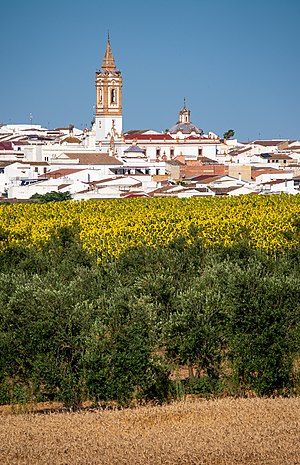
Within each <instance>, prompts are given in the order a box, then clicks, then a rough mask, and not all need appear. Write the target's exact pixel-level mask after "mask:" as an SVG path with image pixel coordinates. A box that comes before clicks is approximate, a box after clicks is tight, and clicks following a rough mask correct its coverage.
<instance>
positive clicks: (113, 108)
mask: <svg viewBox="0 0 300 465" xmlns="http://www.w3.org/2000/svg"><path fill="white" fill-rule="evenodd" d="M95 110H96V114H95V125H96V144H99V143H100V144H101V142H102V141H107V138H108V137H109V136H110V133H111V130H112V128H114V130H115V132H116V134H118V135H120V137H121V134H122V74H121V72H120V71H119V70H117V67H116V64H115V60H114V56H113V53H112V49H111V44H110V37H109V36H108V38H107V45H106V50H105V54H104V58H103V61H102V66H101V68H100V69H99V70H97V71H96V107H95Z"/></svg>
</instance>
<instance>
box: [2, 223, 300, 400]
mask: <svg viewBox="0 0 300 465" xmlns="http://www.w3.org/2000/svg"><path fill="white" fill-rule="evenodd" d="M79 233H80V228H79V225H77V224H74V225H73V226H70V227H68V228H62V229H58V230H57V231H54V232H53V235H52V238H51V240H50V241H48V243H47V244H45V245H44V246H43V247H39V248H37V249H34V248H30V249H24V248H19V247H16V246H15V247H11V248H10V249H9V250H6V251H5V252H1V253H0V267H1V268H0V269H1V272H0V402H2V403H4V402H11V403H14V402H26V401H28V400H46V399H49V400H54V399H56V400H61V401H63V402H64V404H65V406H66V407H68V408H71V409H76V408H78V407H79V406H80V405H81V402H82V401H83V400H85V399H88V398H89V399H92V400H94V401H95V402H100V403H101V402H109V401H116V402H118V403H119V404H121V405H128V404H129V403H130V402H132V401H133V400H134V401H135V402H140V401H143V400H154V401H155V402H163V401H166V400H168V399H170V398H171V397H181V396H182V395H184V393H192V394H197V395H204V396H207V395H219V394H220V393H222V392H229V393H234V394H236V395H237V394H245V393H247V391H254V392H255V393H257V394H259V395H271V394H272V395H273V394H274V393H283V392H285V390H287V392H292V389H295V390H297V389H298V387H297V386H296V384H297V383H298V382H299V380H298V378H297V376H296V375H295V374H293V364H295V360H296V359H297V358H298V357H299V351H300V338H299V334H300V331H299V329H300V328H299V326H300V305H299V302H300V295H299V293H300V291H299V289H300V282H299V280H300V278H299V276H300V274H299V271H300V261H299V253H298V252H299V251H297V250H294V251H290V252H288V254H285V255H282V256H279V255H277V256H269V255H267V254H265V253H264V252H262V251H254V250H252V249H251V247H249V245H247V243H241V244H238V245H237V246H235V247H230V248H228V247H227V248H225V247H219V248H217V249H215V250H209V251H204V248H203V246H202V244H201V242H200V241H198V240H197V231H196V230H195V231H194V233H193V234H194V235H193V237H194V240H193V242H192V244H187V240H186V238H185V237H183V238H181V239H178V240H176V241H173V242H172V243H170V244H169V245H168V246H167V247H161V248H159V247H157V248H155V249H150V248H135V249H131V250H128V251H127V252H126V253H124V254H123V256H121V257H120V258H119V259H118V260H113V259H111V260H106V261H103V262H101V264H97V263H96V257H94V256H93V255H91V254H90V253H88V252H86V251H85V250H84V249H83V247H82V244H81V242H80V240H79ZM4 240H5V238H4ZM182 367H188V368H189V374H190V378H189V380H188V381H186V382H185V383H184V382H182V381H181V380H180V379H179V378H178V379H176V380H172V381H171V380H170V376H169V375H170V370H171V369H173V370H174V372H175V371H176V370H180V368H182Z"/></svg>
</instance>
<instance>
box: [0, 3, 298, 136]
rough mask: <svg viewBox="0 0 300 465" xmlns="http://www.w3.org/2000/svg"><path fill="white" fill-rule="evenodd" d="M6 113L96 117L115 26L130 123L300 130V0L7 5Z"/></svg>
mask: <svg viewBox="0 0 300 465" xmlns="http://www.w3.org/2000/svg"><path fill="white" fill-rule="evenodd" d="M0 11H1V13H0V14H1V27H0V39H1V42H0V43H1V72H0V123H11V124H13V123H29V114H30V113H32V120H33V124H34V123H35V124H42V125H45V126H47V127H51V128H55V127H61V126H68V125H69V124H71V123H73V124H75V126H76V127H79V128H83V127H84V126H86V125H87V126H90V122H91V120H92V118H93V112H94V110H93V105H94V102H95V71H96V69H97V68H100V67H101V63H102V59H103V56H104V52H105V48H106V42H107V31H108V30H109V33H110V38H111V46H112V50H113V54H114V57H115V61H116V65H117V67H118V69H120V71H121V72H122V75H123V128H124V130H129V129H155V130H158V131H163V130H165V129H166V128H169V127H171V125H173V124H174V123H176V121H177V119H178V112H179V110H180V108H181V107H182V104H183V98H184V97H185V98H186V101H187V106H188V107H189V108H190V110H191V120H192V122H193V123H195V124H196V125H198V126H199V127H201V128H203V129H204V131H205V132H207V131H214V132H216V133H217V134H219V135H222V134H223V133H224V132H225V131H226V130H228V129H230V128H233V129H234V130H235V131H236V135H237V137H238V138H239V140H245V141H247V140H252V139H255V138H298V139H299V138H300V78H299V77H300V28H299V19H300V0H285V1H283V0H251V1H250V0H226V1H225V0H188V1H187V0H181V1H179V0H174V1H169V0H152V1H143V0H139V1H137V0H106V1H104V0H85V1H78V0H73V1H71V0H52V1H44V0H26V1H24V0H22V1H21V0H15V1H12V2H9V1H6V2H2V5H1V10H0Z"/></svg>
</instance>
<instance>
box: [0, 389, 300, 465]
mask: <svg viewBox="0 0 300 465" xmlns="http://www.w3.org/2000/svg"><path fill="white" fill-rule="evenodd" d="M299 444H300V398H277V399H260V398H250V399H232V398H225V399H218V400H210V401H207V400H197V401H192V400H191V401H185V402H178V403H174V404H172V405H167V406H163V407H141V408H137V409H127V410H125V409H124V410H116V411H108V410H106V411H96V410H95V411H85V412H80V413H51V414H32V413H30V414H15V415H12V414H3V415H1V424H0V463H1V464H2V465H4V464H9V465H13V464H18V465H23V464H28V465H29V464H30V465H44V464H47V465H56V464H61V465H63V464H64V465H79V464H80V465H92V464H101V465H102V464H103V465H119V464H120V465H121V464H122V465H131V464H132V465H159V464H164V465H167V464H169V465H179V464H180V465H181V464H188V465H196V464H197V465H200V464H201V465H204V464H205V465H225V464H226V465H233V464H238V465H244V464H245V465H246V464H247V465H254V464H255V465H258V464H259V465H275V464H276V465H285V464H286V465H296V464H297V465H298V464H300V446H299Z"/></svg>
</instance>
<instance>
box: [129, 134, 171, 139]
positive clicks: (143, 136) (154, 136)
mask: <svg viewBox="0 0 300 465" xmlns="http://www.w3.org/2000/svg"><path fill="white" fill-rule="evenodd" d="M124 139H125V140H149V141H151V140H153V141H166V140H171V141H174V140H175V139H174V138H173V137H171V136H170V135H169V134H140V133H133V134H125V135H124Z"/></svg>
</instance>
